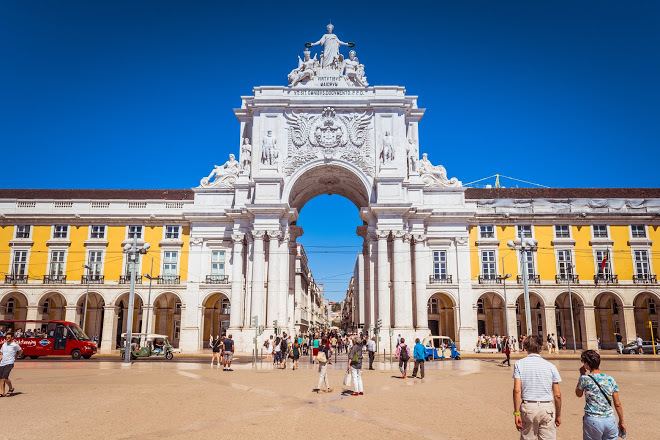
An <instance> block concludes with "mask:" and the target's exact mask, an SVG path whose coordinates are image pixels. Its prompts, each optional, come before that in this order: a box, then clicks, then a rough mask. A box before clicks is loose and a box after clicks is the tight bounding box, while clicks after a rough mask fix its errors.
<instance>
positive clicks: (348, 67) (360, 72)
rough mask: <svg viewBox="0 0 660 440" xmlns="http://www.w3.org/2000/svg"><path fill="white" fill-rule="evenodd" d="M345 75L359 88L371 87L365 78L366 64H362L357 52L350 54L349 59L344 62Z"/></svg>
mask: <svg viewBox="0 0 660 440" xmlns="http://www.w3.org/2000/svg"><path fill="white" fill-rule="evenodd" d="M344 74H345V75H346V78H347V79H348V80H350V81H353V83H355V84H356V85H358V86H362V87H366V86H368V85H369V83H368V82H367V78H366V77H365V76H364V64H360V61H359V60H358V58H357V56H356V54H355V51H354V50H352V51H350V52H349V53H348V59H347V60H345V61H344Z"/></svg>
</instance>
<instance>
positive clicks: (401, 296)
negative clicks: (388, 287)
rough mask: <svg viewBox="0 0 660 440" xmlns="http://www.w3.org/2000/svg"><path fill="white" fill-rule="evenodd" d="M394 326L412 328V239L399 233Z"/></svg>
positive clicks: (395, 243)
mask: <svg viewBox="0 0 660 440" xmlns="http://www.w3.org/2000/svg"><path fill="white" fill-rule="evenodd" d="M393 260H394V289H392V290H393V291H394V325H395V327H396V328H397V329H411V328H412V285H411V282H410V279H411V258H410V238H409V236H407V235H406V234H404V233H403V232H401V231H399V232H397V233H396V234H395V235H394V258H393Z"/></svg>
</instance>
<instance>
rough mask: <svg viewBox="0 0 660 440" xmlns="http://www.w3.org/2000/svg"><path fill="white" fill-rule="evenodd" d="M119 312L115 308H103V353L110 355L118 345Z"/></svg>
mask: <svg viewBox="0 0 660 440" xmlns="http://www.w3.org/2000/svg"><path fill="white" fill-rule="evenodd" d="M116 338H117V312H116V311H115V307H114V306H104V307H103V335H102V336H101V350H100V352H101V353H110V352H111V351H112V350H114V349H115V345H116V344H117V339H116Z"/></svg>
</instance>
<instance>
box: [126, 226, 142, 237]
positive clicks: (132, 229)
mask: <svg viewBox="0 0 660 440" xmlns="http://www.w3.org/2000/svg"><path fill="white" fill-rule="evenodd" d="M126 238H128V239H129V240H133V238H137V239H140V238H142V226H140V225H129V226H128V232H127V234H126Z"/></svg>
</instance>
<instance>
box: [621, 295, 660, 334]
mask: <svg viewBox="0 0 660 440" xmlns="http://www.w3.org/2000/svg"><path fill="white" fill-rule="evenodd" d="M659 309H660V296H659V295H658V294H657V293H655V292H651V291H648V290H647V291H643V292H640V293H638V294H637V295H636V296H635V298H634V299H633V311H634V315H635V334H634V335H632V334H631V335H629V337H628V340H629V341H631V340H633V339H635V338H636V337H637V335H639V336H641V337H642V339H644V340H645V341H647V340H650V339H651V329H650V328H649V321H650V322H651V325H652V326H653V336H654V337H656V338H657V337H658V333H657V331H658V312H659Z"/></svg>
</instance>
